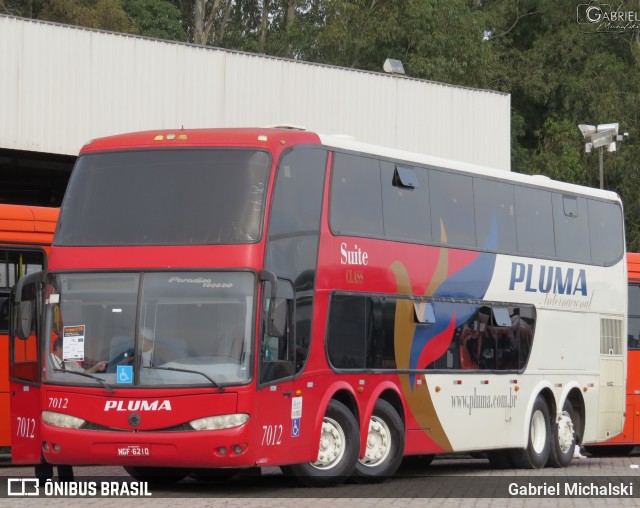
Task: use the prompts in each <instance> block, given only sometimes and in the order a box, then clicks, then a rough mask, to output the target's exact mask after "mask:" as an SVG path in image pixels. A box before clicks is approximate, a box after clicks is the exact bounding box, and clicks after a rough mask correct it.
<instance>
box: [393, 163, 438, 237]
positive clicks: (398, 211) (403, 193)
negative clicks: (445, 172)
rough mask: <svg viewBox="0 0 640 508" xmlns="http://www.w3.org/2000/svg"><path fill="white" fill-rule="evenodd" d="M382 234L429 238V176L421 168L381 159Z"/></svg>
mask: <svg viewBox="0 0 640 508" xmlns="http://www.w3.org/2000/svg"><path fill="white" fill-rule="evenodd" d="M381 167H382V202H383V205H384V206H383V210H384V214H383V215H384V236H385V237H386V238H393V239H396V240H408V241H417V242H428V241H430V240H431V220H430V218H429V216H430V211H429V178H428V172H427V170H426V169H424V168H414V167H409V166H403V165H400V164H394V163H392V162H381Z"/></svg>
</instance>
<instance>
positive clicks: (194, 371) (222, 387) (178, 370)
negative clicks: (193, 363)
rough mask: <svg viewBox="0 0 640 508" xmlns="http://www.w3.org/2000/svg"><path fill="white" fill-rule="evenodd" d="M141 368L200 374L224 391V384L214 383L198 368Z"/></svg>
mask: <svg viewBox="0 0 640 508" xmlns="http://www.w3.org/2000/svg"><path fill="white" fill-rule="evenodd" d="M143 369H150V370H172V371H174V372H187V373H189V374H200V375H201V376H203V377H206V378H207V379H208V380H209V381H210V382H211V384H212V385H213V386H214V387H215V388H217V389H218V390H220V391H221V392H224V386H221V385H220V384H219V383H216V382H215V381H214V380H213V379H211V378H210V377H209V376H207V375H206V374H205V373H204V372H200V371H199V370H189V369H176V368H175V367H143Z"/></svg>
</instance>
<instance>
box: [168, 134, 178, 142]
mask: <svg viewBox="0 0 640 508" xmlns="http://www.w3.org/2000/svg"><path fill="white" fill-rule="evenodd" d="M167 139H168V140H170V141H172V140H174V139H176V135H175V134H167Z"/></svg>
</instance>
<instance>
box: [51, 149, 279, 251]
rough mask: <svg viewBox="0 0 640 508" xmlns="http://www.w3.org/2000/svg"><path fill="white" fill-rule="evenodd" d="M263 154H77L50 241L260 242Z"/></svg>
mask: <svg viewBox="0 0 640 508" xmlns="http://www.w3.org/2000/svg"><path fill="white" fill-rule="evenodd" d="M270 160H271V159H270V156H269V154H268V153H267V152H262V151H257V150H249V149H228V148H227V149H201V150H200V149H196V150H194V149H193V148H191V149H189V150H180V149H176V150H167V149H165V150H157V149H156V150H140V151H126V152H109V153H95V154H88V155H83V156H81V157H80V158H79V160H78V162H77V164H76V167H75V168H74V172H73V175H72V177H71V180H70V181H69V186H68V189H67V193H66V196H65V201H64V207H63V211H62V212H61V220H60V223H59V226H58V230H57V232H56V237H55V239H54V243H55V244H56V245H64V246H80V245H86V246H99V245H111V246H114V245H216V244H239V243H254V242H257V241H258V240H259V239H260V235H261V225H262V214H263V210H264V206H263V203H264V190H265V185H266V183H265V182H266V178H267V174H268V169H269V164H270Z"/></svg>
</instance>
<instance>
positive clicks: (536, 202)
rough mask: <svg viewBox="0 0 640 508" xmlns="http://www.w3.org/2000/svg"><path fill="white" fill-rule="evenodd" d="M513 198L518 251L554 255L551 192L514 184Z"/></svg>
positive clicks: (547, 255)
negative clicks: (514, 201)
mask: <svg viewBox="0 0 640 508" xmlns="http://www.w3.org/2000/svg"><path fill="white" fill-rule="evenodd" d="M515 200H516V227H517V231H518V252H519V253H520V254H523V255H526V254H532V255H537V256H545V257H554V256H555V254H556V248H555V242H554V237H553V216H552V212H551V211H552V204H551V192H549V191H545V190H540V189H531V188H528V187H521V186H519V185H516V187H515Z"/></svg>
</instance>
